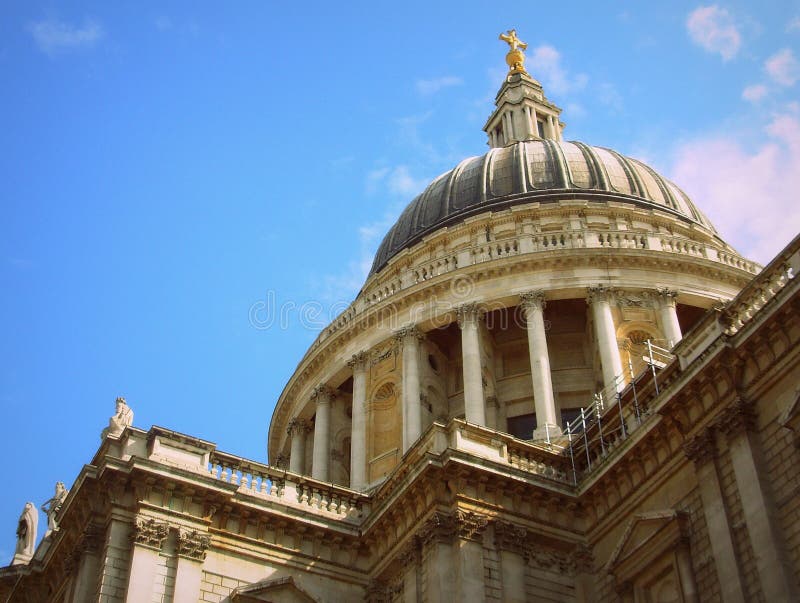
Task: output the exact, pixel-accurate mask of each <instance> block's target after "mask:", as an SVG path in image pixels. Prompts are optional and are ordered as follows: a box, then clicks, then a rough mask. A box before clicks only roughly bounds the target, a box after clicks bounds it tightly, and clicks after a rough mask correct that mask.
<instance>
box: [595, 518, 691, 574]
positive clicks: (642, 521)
mask: <svg viewBox="0 0 800 603" xmlns="http://www.w3.org/2000/svg"><path fill="white" fill-rule="evenodd" d="M685 524H686V517H685V514H684V513H682V512H680V511H676V510H674V509H667V510H664V511H652V512H649V513H640V514H639V515H636V516H635V517H633V519H631V521H630V522H629V523H628V525H627V527H626V528H625V532H624V533H623V534H622V537H621V538H620V540H619V542H618V543H617V546H616V548H615V549H614V553H613V554H612V555H611V558H610V559H609V560H608V564H607V565H606V568H607V570H608V571H609V572H611V573H613V574H615V575H616V574H618V573H620V571H622V573H625V574H628V573H635V572H636V571H637V570H639V569H641V567H642V566H644V565H646V564H647V563H649V562H650V561H652V559H654V558H656V557H658V556H660V555H662V554H663V553H665V552H666V551H668V550H670V549H671V548H673V547H674V546H675V544H676V543H677V542H678V540H679V539H680V538H681V536H683V535H684V533H685V529H686V528H685Z"/></svg>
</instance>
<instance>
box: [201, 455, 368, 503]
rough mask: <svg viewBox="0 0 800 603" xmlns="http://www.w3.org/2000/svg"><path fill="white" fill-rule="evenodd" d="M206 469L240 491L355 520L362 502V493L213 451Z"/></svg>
mask: <svg viewBox="0 0 800 603" xmlns="http://www.w3.org/2000/svg"><path fill="white" fill-rule="evenodd" d="M208 471H209V474H210V475H211V476H212V477H213V478H214V479H218V480H220V481H222V482H225V483H228V484H232V485H234V486H237V492H239V493H241V494H249V495H251V496H256V497H259V498H263V499H266V500H273V501H275V502H281V503H283V504H290V505H293V506H300V507H311V508H313V509H315V510H319V511H324V512H328V513H331V514H333V515H335V516H337V517H340V518H350V519H356V518H357V517H358V516H359V515H360V513H361V511H362V507H363V505H364V499H365V496H364V495H363V494H360V493H358V492H355V491H353V490H349V489H347V488H343V487H341V486H336V485H334V484H331V483H328V482H320V481H317V480H314V479H311V478H309V477H307V476H301V475H295V474H293V473H288V472H287V471H285V470H283V469H278V468H276V467H271V466H269V465H264V464H261V463H256V462H254V461H250V460H247V459H244V458H242V457H238V456H234V455H232V454H227V453H225V452H220V451H216V450H215V451H213V452H212V453H211V455H210V460H209V467H208Z"/></svg>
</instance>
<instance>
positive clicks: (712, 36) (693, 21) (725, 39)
mask: <svg viewBox="0 0 800 603" xmlns="http://www.w3.org/2000/svg"><path fill="white" fill-rule="evenodd" d="M686 28H687V30H688V31H689V37H690V38H691V39H692V41H693V42H694V43H695V44H697V45H698V46H700V47H702V48H704V49H705V50H707V51H708V52H713V53H718V54H719V55H720V56H721V57H722V59H723V60H725V61H728V60H730V59H732V58H733V57H734V56H736V53H738V52H739V48H740V47H741V45H742V36H741V34H740V33H739V29H738V28H737V27H736V24H735V23H734V21H733V17H731V14H730V13H729V12H728V11H727V10H725V9H724V8H720V7H719V6H717V5H716V4H713V5H711V6H699V7H697V8H696V9H694V10H693V11H692V12H691V13H689V16H688V18H687V19H686Z"/></svg>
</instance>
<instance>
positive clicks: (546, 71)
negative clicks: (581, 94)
mask: <svg viewBox="0 0 800 603" xmlns="http://www.w3.org/2000/svg"><path fill="white" fill-rule="evenodd" d="M528 71H529V72H530V73H531V75H532V76H533V77H535V78H536V79H538V80H541V82H542V85H543V86H544V87H545V88H546V89H547V91H552V92H553V93H555V94H567V93H569V92H575V91H577V90H583V89H584V88H585V87H586V84H587V82H588V81H589V77H588V76H587V75H586V74H584V73H577V74H575V75H572V74H570V73H569V72H568V71H567V69H566V68H564V66H563V65H562V64H561V53H560V52H558V50H556V49H555V48H554V47H553V46H550V45H549V44H543V45H541V46H537V47H536V48H534V50H533V52H532V53H530V54H529V55H528Z"/></svg>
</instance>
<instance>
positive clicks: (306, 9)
mask: <svg viewBox="0 0 800 603" xmlns="http://www.w3.org/2000/svg"><path fill="white" fill-rule="evenodd" d="M299 6H302V8H292V7H290V3H287V2H281V3H275V2H241V3H236V4H235V7H233V5H220V4H219V3H213V4H212V3H205V5H200V3H197V2H169V3H139V2H135V3H134V2H127V3H123V2H114V3H109V2H82V3H68V2H61V3H54V2H36V1H30V2H25V3H22V2H18V3H3V4H2V6H0V82H2V96H1V97H0V98H1V99H2V100H0V102H2V111H0V209H2V217H3V219H2V220H1V221H0V284H1V287H2V288H1V290H2V295H0V321H2V322H1V323H0V325H1V326H2V333H3V336H2V338H0V413H2V414H1V415H0V417H2V421H0V430H2V432H1V433H0V450H1V451H2V453H3V458H6V459H7V461H8V468H7V473H8V477H9V479H7V484H8V487H7V490H6V492H5V493H4V496H3V497H2V500H0V562H3V563H6V562H8V561H10V559H11V555H12V554H13V547H14V540H15V539H14V530H15V527H16V520H17V517H18V515H19V513H20V511H21V510H22V507H23V505H24V503H25V501H27V500H31V501H33V502H35V503H36V504H37V505H39V504H41V503H42V502H44V501H45V500H46V499H47V498H49V497H50V496H51V495H52V491H53V485H54V483H55V482H56V481H57V480H63V481H64V482H65V483H67V485H70V484H71V483H72V481H73V480H74V478H75V477H76V475H77V474H78V472H79V471H80V468H81V466H82V465H83V463H86V462H88V461H89V460H90V458H91V456H92V454H93V453H94V451H95V450H96V447H97V446H98V444H99V442H100V440H99V433H100V430H101V429H102V428H103V427H104V426H105V424H106V422H107V419H108V416H109V415H110V414H112V412H113V409H114V398H115V397H116V396H118V395H124V396H126V397H127V399H128V401H129V403H130V405H131V407H132V408H133V410H134V412H135V424H136V425H137V426H139V427H142V428H148V427H149V426H150V425H153V424H158V425H163V426H166V427H170V428H173V429H176V430H178V431H183V432H185V433H189V434H192V435H196V436H198V437H202V438H205V439H209V440H212V441H215V442H217V444H218V445H219V447H220V448H221V449H223V450H226V451H228V452H232V453H235V454H240V455H243V456H247V457H251V458H254V459H258V460H264V459H265V456H266V450H265V448H266V435H267V426H268V422H269V419H270V416H271V412H272V409H273V405H274V401H275V400H276V399H277V397H278V395H279V393H280V391H281V389H282V387H283V385H284V384H285V382H286V381H287V379H288V378H289V376H290V375H291V372H292V370H293V369H294V367H295V366H296V364H297V362H298V361H299V359H300V357H301V356H302V354H303V352H304V351H305V349H306V348H307V346H308V345H309V344H310V343H311V342H312V341H313V339H314V337H315V335H316V332H317V331H318V330H319V328H321V326H323V325H324V323H325V322H326V321H327V317H329V315H330V313H331V312H335V309H336V308H339V309H341V308H342V307H343V304H346V303H347V302H349V301H350V300H351V299H352V298H353V296H354V295H355V293H356V292H357V291H358V288H359V287H360V285H361V283H362V282H363V278H364V275H365V273H366V270H367V268H368V265H369V263H370V262H371V256H372V253H373V252H374V250H375V248H376V246H377V244H378V243H379V240H380V237H381V236H382V234H383V233H384V232H385V231H386V230H387V229H388V227H389V226H390V225H391V223H392V221H393V220H394V218H395V217H396V216H397V215H398V214H399V212H400V210H401V209H402V207H403V206H404V205H405V203H407V202H408V201H409V200H410V199H411V198H412V197H413V196H414V194H416V193H417V192H419V190H420V189H421V188H422V187H424V185H425V183H426V182H428V181H430V180H431V179H432V178H433V177H435V176H436V175H438V174H440V173H441V172H443V171H446V170H447V169H450V168H451V167H453V166H454V165H455V164H456V163H457V162H458V161H459V160H460V159H462V158H463V157H466V156H469V155H476V154H480V153H482V152H484V151H485V149H486V146H485V138H484V135H483V133H482V132H481V126H482V125H483V123H484V120H485V119H486V117H487V116H488V115H489V113H490V112H491V109H492V104H491V101H492V99H493V97H494V94H495V92H496V91H497V88H498V87H499V85H500V82H501V79H502V77H503V74H504V72H505V65H504V61H503V57H504V53H505V50H504V45H503V44H502V43H501V42H499V41H498V40H497V36H498V34H499V33H500V32H501V31H505V30H506V29H508V28H510V27H516V28H517V30H518V32H519V35H520V37H521V38H522V39H523V40H525V41H527V42H528V43H529V45H530V46H529V50H528V62H527V65H528V67H529V71H530V72H531V74H532V75H533V76H534V77H536V78H538V79H539V80H540V81H542V83H543V84H544V86H545V91H546V93H547V94H548V96H549V98H550V99H551V100H553V101H554V102H556V103H557V104H559V105H560V106H561V107H563V108H564V113H563V115H562V118H563V120H564V121H565V122H566V123H567V130H566V132H565V134H566V137H567V138H568V139H571V140H583V141H586V142H589V143H591V144H596V145H601V146H609V147H612V148H615V149H617V150H619V151H621V152H622V153H625V154H629V155H633V156H635V157H638V158H641V159H644V160H646V161H648V162H650V163H651V164H652V165H653V166H654V167H656V168H657V169H659V170H660V171H661V172H662V173H664V174H665V175H667V176H668V177H671V178H673V179H675V181H676V182H678V183H679V184H680V185H681V186H682V187H683V188H684V189H686V190H687V192H688V193H689V194H690V195H691V196H692V197H693V198H694V200H695V202H696V203H697V204H698V205H699V206H700V207H701V208H703V209H704V210H705V211H706V213H707V214H708V215H709V217H710V218H711V219H712V221H714V222H715V223H716V224H717V226H718V228H719V230H720V231H721V234H722V235H723V237H725V238H726V239H727V240H728V241H729V242H731V243H732V244H733V245H734V246H736V247H737V248H738V249H739V250H740V251H742V252H744V253H745V254H747V255H748V256H750V257H752V258H754V259H756V260H760V261H762V262H764V261H767V260H768V259H769V258H770V257H771V256H772V255H774V253H776V252H777V251H778V250H779V249H780V248H782V247H783V245H785V244H786V243H787V242H788V241H789V240H790V239H791V238H792V236H794V235H795V234H796V233H797V232H798V231H799V230H800V209H798V207H800V205H798V203H797V202H796V200H795V198H796V191H797V190H798V187H800V103H798V94H797V92H798V81H799V80H800V2H769V3H756V2H728V3H719V4H701V3H696V2H680V1H676V2H662V3H649V2H648V3H642V2H619V3H597V2H585V3H555V4H554V5H553V6H552V7H548V8H547V10H546V11H544V10H543V9H542V5H541V4H540V3H530V2H504V3H489V2H469V1H461V2H457V3H456V2H452V3H444V2H443V3H433V2H413V1H410V2H404V3H402V4H398V3H391V4H390V3H379V2H369V3H330V2H325V3H322V2H319V3H315V2H310V3H303V4H302V5H299ZM609 7H610V8H609ZM263 304H271V305H272V306H273V307H283V308H285V309H286V312H285V321H284V322H285V324H281V321H279V320H276V322H275V324H272V325H271V326H269V328H260V327H265V326H267V325H259V324H257V325H255V326H254V324H253V321H252V320H251V318H252V316H253V315H254V309H255V315H256V316H257V317H260V318H261V319H263V318H264V314H263V312H262V313H259V312H258V310H259V309H261V308H263ZM300 308H302V312H301V310H300ZM256 322H258V321H256ZM39 525H40V526H44V518H43V517H42V519H41V520H40V524H39Z"/></svg>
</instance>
